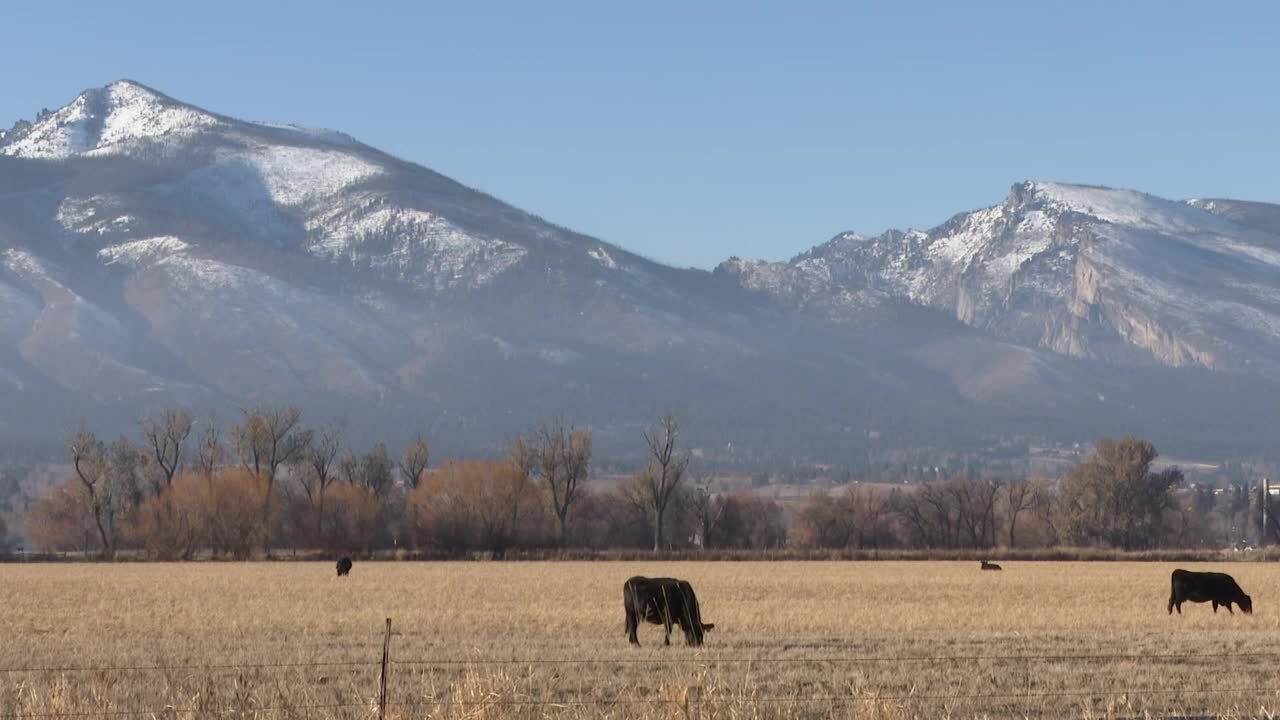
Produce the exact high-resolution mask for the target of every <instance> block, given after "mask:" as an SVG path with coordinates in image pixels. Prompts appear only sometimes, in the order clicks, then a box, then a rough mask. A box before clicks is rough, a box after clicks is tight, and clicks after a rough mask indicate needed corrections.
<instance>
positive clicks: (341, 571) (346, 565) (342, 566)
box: [338, 557, 351, 577]
mask: <svg viewBox="0 0 1280 720" xmlns="http://www.w3.org/2000/svg"><path fill="white" fill-rule="evenodd" d="M350 573H351V558H349V557H344V558H338V577H344V576H346V575H349V574H350Z"/></svg>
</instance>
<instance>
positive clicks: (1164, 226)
mask: <svg viewBox="0 0 1280 720" xmlns="http://www.w3.org/2000/svg"><path fill="white" fill-rule="evenodd" d="M1030 186H1031V190H1032V192H1033V193H1035V194H1036V195H1037V196H1038V197H1040V198H1042V199H1044V200H1047V201H1048V202H1049V203H1050V204H1051V205H1056V206H1058V207H1059V208H1062V209H1067V210H1074V211H1076V212H1080V213H1084V214H1086V215H1092V216H1093V217H1096V218H1098V219H1099V220H1102V221H1104V222H1108V223H1112V224H1115V225H1129V226H1131V227H1138V228H1145V229H1148V230H1157V231H1160V232H1167V233H1178V234H1181V233H1190V232H1197V231H1206V230H1220V229H1222V228H1224V227H1225V226H1226V223H1225V221H1224V220H1223V219H1222V218H1219V217H1217V216H1215V215H1213V214H1212V213H1209V212H1207V211H1205V210H1202V209H1200V208H1197V207H1194V206H1191V205H1188V204H1186V203H1182V202H1175V201H1173V200H1166V199H1164V198H1161V197H1157V196H1155V195H1150V194H1148V193H1144V192H1139V191H1137V190H1116V189H1112V188H1103V187H1093V186H1089V185H1068V184H1064V183H1052V182H1033V183H1030Z"/></svg>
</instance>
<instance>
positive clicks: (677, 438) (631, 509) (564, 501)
mask: <svg viewBox="0 0 1280 720" xmlns="http://www.w3.org/2000/svg"><path fill="white" fill-rule="evenodd" d="M638 435H639V437H637V445H638V446H640V447H642V448H643V450H644V452H645V454H646V457H647V458H648V460H647V462H646V463H645V464H644V466H643V467H641V468H639V469H638V470H637V471H635V472H633V473H631V474H629V475H627V476H626V477H625V478H624V479H622V480H621V481H619V482H608V483H606V482H602V481H601V480H600V479H598V478H594V477H593V472H592V460H593V458H592V437H591V432H590V430H587V429H579V428H575V427H573V426H572V425H571V424H570V423H568V422H567V421H566V420H564V419H557V420H553V421H551V422H548V423H546V424H545V425H543V426H541V427H537V428H534V429H531V430H529V431H528V432H526V433H524V434H521V435H519V436H517V437H515V438H514V439H513V440H512V441H511V442H510V443H509V444H508V446H507V449H506V450H505V451H504V452H503V453H501V454H500V455H499V456H497V457H490V458H470V459H448V460H445V461H444V462H441V463H438V464H436V465H435V466H432V463H431V460H432V458H431V453H430V447H429V445H428V441H427V438H425V437H424V436H423V435H422V434H417V435H414V436H413V437H411V438H409V440H408V441H407V442H405V443H404V444H403V446H402V448H401V449H400V452H399V453H396V454H393V453H392V452H390V451H389V450H388V448H387V446H386V444H384V443H377V444H375V445H374V446H373V447H370V448H364V449H356V448H351V447H346V446H345V445H344V439H343V432H342V430H341V428H340V427H338V426H336V425H327V426H323V427H317V428H311V427H306V426H305V425H304V424H303V422H302V417H301V414H300V412H299V411H298V410H297V409H296V408H294V407H291V406H281V407H260V408H253V409H247V410H244V411H242V412H241V416H240V417H239V418H238V421H237V422H236V423H235V424H233V425H231V426H230V427H229V428H226V429H225V432H224V430H223V428H221V427H219V426H218V425H217V424H216V423H213V422H207V423H199V424H197V423H195V422H194V421H193V419H192V417H191V415H190V414H189V413H188V412H187V411H185V410H180V409H172V410H166V411H163V412H159V413H157V414H155V415H153V416H151V417H148V418H146V419H144V420H143V421H142V422H141V423H140V428H139V433H138V437H136V438H130V437H126V436H121V437H119V438H117V439H115V440H114V441H111V442H110V443H108V442H106V441H104V440H102V439H100V438H98V437H97V436H96V435H95V434H94V433H93V432H91V431H89V430H87V429H84V428H81V429H80V430H78V431H77V432H75V433H73V434H72V435H71V436H70V437H69V438H68V439H67V443H66V448H67V455H68V460H69V464H70V472H69V473H68V477H67V478H66V479H65V481H64V482H63V483H61V484H60V485H57V486H55V487H53V488H51V489H50V490H49V491H48V492H47V493H46V494H44V495H43V496H42V497H40V498H39V499H38V500H37V501H36V502H35V503H34V504H33V505H32V506H31V508H30V509H29V511H28V513H27V515H26V517H25V519H24V520H25V522H24V523H23V524H24V527H25V531H26V535H27V536H28V537H29V538H30V539H31V541H32V543H33V546H34V549H37V550H42V551H69V550H78V551H85V552H93V553H100V554H101V555H103V556H105V557H110V556H113V555H114V554H116V553H118V552H121V551H130V552H137V553H142V554H144V555H146V556H147V557H152V558H157V559H192V558H197V557H227V558H238V559H243V558H249V557H255V556H260V555H262V554H266V555H270V554H271V553H273V552H275V551H282V550H325V551H330V552H333V553H354V554H361V553H364V554H368V553H372V552H375V551H385V550H389V549H402V550H408V551H414V552H418V553H421V554H423V555H433V556H462V555H465V554H468V553H475V552H484V553H486V554H488V555H490V556H493V557H502V556H503V555H504V554H506V553H507V552H508V551H510V550H516V549H518V550H525V549H547V548H585V549H609V548H642V547H651V548H652V549H654V550H655V551H656V550H664V549H686V548H727V549H760V550H763V549H771V548H780V547H783V546H800V547H814V548H861V549H874V548H884V549H890V548H930V549H964V548H971V549H994V548H1000V547H1009V548H1030V547H1053V546H1061V545H1066V546H1076V547H1085V546H1089V547H1114V548H1121V549H1127V550H1137V549H1151V548H1162V547H1184V548H1185V547H1222V546H1223V545H1224V544H1226V543H1227V542H1231V541H1235V540H1239V539H1250V540H1252V541H1254V542H1256V540H1257V539H1258V538H1259V537H1260V536H1261V535H1262V534H1263V533H1264V531H1265V533H1266V534H1267V535H1269V536H1271V537H1273V538H1275V539H1278V540H1280V532H1277V528H1276V523H1275V522H1274V520H1273V521H1272V522H1271V523H1270V524H1271V527H1269V528H1266V529H1264V528H1262V527H1261V515H1262V513H1261V506H1262V503H1263V502H1265V501H1266V500H1265V499H1264V498H1262V496H1261V494H1260V493H1259V492H1257V491H1256V489H1253V488H1250V487H1249V486H1248V485H1247V484H1237V485H1228V486H1226V487H1224V488H1214V487H1208V486H1191V485H1189V484H1188V483H1186V481H1185V478H1184V477H1183V474H1182V473H1181V471H1179V470H1178V469H1177V468H1169V469H1165V470H1160V471H1156V470H1154V469H1153V463H1154V461H1155V460H1156V457H1157V453H1156V450H1155V448H1154V447H1153V446H1152V445H1151V443H1149V442H1147V441H1144V440H1140V439H1137V438H1132V437H1127V438H1123V439H1120V440H1109V439H1107V440H1101V441H1099V442H1098V443H1097V445H1096V447H1095V449H1094V452H1093V454H1092V455H1090V456H1089V457H1088V458H1087V459H1086V460H1084V461H1083V462H1081V463H1080V464H1078V465H1077V466H1075V467H1074V468H1072V469H1071V470H1070V471H1069V472H1067V473H1066V474H1065V475H1063V476H1062V477H1061V478H1058V479H1045V478H1009V477H998V476H981V475H977V474H970V475H965V476H963V477H954V478H949V479H946V480H937V481H932V482H922V483H917V484H912V485H907V486H889V485H885V484H879V483H858V482H851V483H849V484H847V485H844V486H842V487H838V488H835V489H830V490H828V489H826V488H822V489H815V491H814V492H813V493H812V494H811V495H809V497H808V498H807V499H803V500H800V501H797V502H789V503H784V502H780V501H778V500H776V499H772V498H769V497H767V496H766V495H767V490H766V491H765V493H764V494H762V493H760V492H759V489H757V492H754V493H753V492H751V491H747V490H742V491H731V492H726V491H719V490H717V489H716V488H715V484H714V483H713V482H710V480H711V478H709V477H707V476H705V475H697V474H695V473H693V472H691V464H690V461H691V454H690V452H689V450H688V444H687V443H686V442H685V437H684V429H683V427H682V426H681V423H680V419H679V418H678V417H677V416H675V415H674V414H670V413H668V414H666V415H663V416H662V417H660V418H658V419H657V420H656V421H655V422H654V423H652V425H650V426H649V427H647V428H646V429H644V430H643V431H642V432H641V433H638ZM1271 517H1272V518H1274V517H1275V513H1274V512H1273V513H1271Z"/></svg>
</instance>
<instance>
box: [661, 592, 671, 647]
mask: <svg viewBox="0 0 1280 720" xmlns="http://www.w3.org/2000/svg"><path fill="white" fill-rule="evenodd" d="M662 627H663V629H664V630H666V631H667V634H666V636H665V637H664V638H663V639H662V644H663V645H670V644H671V601H670V599H668V598H667V589H666V588H665V587H664V588H662Z"/></svg>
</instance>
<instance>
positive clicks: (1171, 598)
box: [1169, 595, 1174, 615]
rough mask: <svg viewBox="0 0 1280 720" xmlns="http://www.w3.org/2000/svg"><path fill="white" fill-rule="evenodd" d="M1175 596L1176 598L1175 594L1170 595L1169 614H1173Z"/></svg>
mask: <svg viewBox="0 0 1280 720" xmlns="http://www.w3.org/2000/svg"><path fill="white" fill-rule="evenodd" d="M1173 598H1174V596H1173V595H1170V596H1169V614H1170V615H1172V614H1173Z"/></svg>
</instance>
